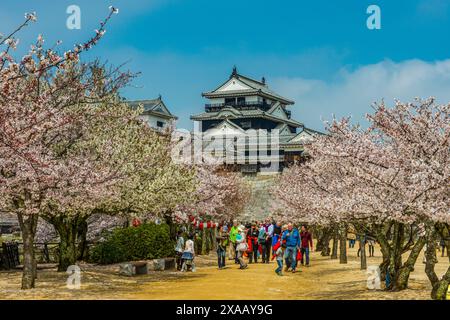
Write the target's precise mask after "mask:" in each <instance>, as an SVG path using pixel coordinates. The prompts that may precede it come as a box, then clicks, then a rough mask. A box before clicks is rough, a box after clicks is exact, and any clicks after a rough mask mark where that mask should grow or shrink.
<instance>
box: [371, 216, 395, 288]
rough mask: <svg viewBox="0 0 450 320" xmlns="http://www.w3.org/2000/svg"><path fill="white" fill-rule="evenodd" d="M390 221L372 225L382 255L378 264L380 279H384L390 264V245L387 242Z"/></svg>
mask: <svg viewBox="0 0 450 320" xmlns="http://www.w3.org/2000/svg"><path fill="white" fill-rule="evenodd" d="M390 229H391V223H389V224H386V225H384V226H382V225H377V226H375V227H374V230H375V233H376V237H377V241H378V243H379V244H380V250H381V254H382V256H383V262H382V263H381V264H380V272H381V275H380V278H381V280H382V281H386V274H387V272H388V269H389V264H390V251H391V248H390V245H389V242H388V238H387V237H388V234H389V233H390Z"/></svg>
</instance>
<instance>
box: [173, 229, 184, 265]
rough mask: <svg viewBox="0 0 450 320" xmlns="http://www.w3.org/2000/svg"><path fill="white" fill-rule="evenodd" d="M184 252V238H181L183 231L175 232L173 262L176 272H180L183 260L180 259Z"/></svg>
mask: <svg viewBox="0 0 450 320" xmlns="http://www.w3.org/2000/svg"><path fill="white" fill-rule="evenodd" d="M183 252H184V238H183V231H181V230H178V232H177V244H176V246H175V255H176V258H175V261H176V263H177V270H178V271H180V270H181V266H182V262H183V259H181V257H182V256H183Z"/></svg>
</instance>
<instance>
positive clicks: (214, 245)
mask: <svg viewBox="0 0 450 320" xmlns="http://www.w3.org/2000/svg"><path fill="white" fill-rule="evenodd" d="M211 230H212V232H211V237H212V238H211V241H212V249H213V250H214V251H216V250H217V227H216V228H214V229H211Z"/></svg>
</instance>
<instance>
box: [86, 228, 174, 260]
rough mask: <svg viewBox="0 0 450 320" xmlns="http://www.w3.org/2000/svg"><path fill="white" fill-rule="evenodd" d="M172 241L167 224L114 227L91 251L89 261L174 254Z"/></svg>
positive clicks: (134, 258) (143, 258)
mask: <svg viewBox="0 0 450 320" xmlns="http://www.w3.org/2000/svg"><path fill="white" fill-rule="evenodd" d="M174 245H175V243H174V241H173V240H171V239H170V231H169V226H168V225H167V224H160V225H156V224H154V223H146V224H142V225H141V226H139V227H128V228H118V229H115V230H114V231H113V232H112V233H111V234H110V235H108V236H107V237H106V240H105V241H104V242H101V243H99V244H97V245H96V246H95V247H94V248H93V249H92V252H91V255H90V257H91V261H92V262H95V263H100V264H111V263H117V262H124V261H133V260H150V259H159V258H165V257H171V256H173V255H174V253H175V252H174Z"/></svg>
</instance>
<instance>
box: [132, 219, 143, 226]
mask: <svg viewBox="0 0 450 320" xmlns="http://www.w3.org/2000/svg"><path fill="white" fill-rule="evenodd" d="M132 224H133V227H135V228H136V227H139V226H140V225H141V220H139V219H138V218H134V219H133V222H132Z"/></svg>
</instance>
